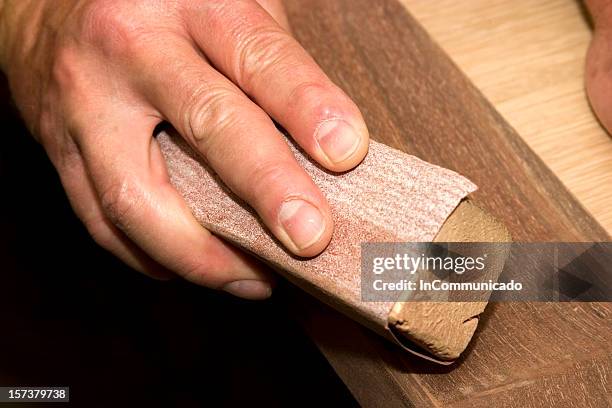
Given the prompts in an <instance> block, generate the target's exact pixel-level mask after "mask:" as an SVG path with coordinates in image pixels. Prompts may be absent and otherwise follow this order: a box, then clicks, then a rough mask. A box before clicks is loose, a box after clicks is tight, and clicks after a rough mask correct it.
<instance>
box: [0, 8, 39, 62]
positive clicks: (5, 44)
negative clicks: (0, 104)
mask: <svg viewBox="0 0 612 408" xmlns="http://www.w3.org/2000/svg"><path fill="white" fill-rule="evenodd" d="M34 1H37V0H34ZM32 4H33V3H32V1H30V0H0V70H2V71H4V72H5V73H6V72H7V69H8V68H9V64H10V62H11V60H12V58H13V53H14V51H15V49H14V42H15V37H16V34H17V29H18V28H19V27H20V26H23V27H35V26H37V24H36V22H35V21H33V20H34V18H32V17H28V15H29V14H36V13H34V10H31V8H32V7H31V6H32ZM24 19H27V21H24Z"/></svg>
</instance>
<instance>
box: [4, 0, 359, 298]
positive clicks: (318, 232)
mask: <svg viewBox="0 0 612 408" xmlns="http://www.w3.org/2000/svg"><path fill="white" fill-rule="evenodd" d="M286 28H287V20H286V17H285V15H284V13H283V10H282V5H281V4H280V2H278V1H275V0H259V1H257V2H256V1H254V0H236V1H231V2H229V1H213V0H201V1H195V0H174V1H170V0H167V1H166V0H129V1H128V0H65V1H61V2H60V1H57V0H0V44H1V45H0V63H1V65H2V68H3V70H4V72H5V73H6V75H7V77H8V80H9V84H10V87H11V90H12V93H13V97H14V99H15V101H16V103H17V106H18V107H19V109H20V111H21V113H22V115H23V117H24V120H25V122H26V124H27V125H28V126H29V128H30V130H31V132H32V134H34V135H35V137H36V138H37V140H39V141H40V142H41V144H42V145H43V147H44V148H45V150H46V152H47V154H48V155H49V157H50V159H51V161H52V162H53V164H54V166H55V168H56V169H57V171H58V173H59V175H60V178H61V182H62V184H63V186H64V188H65V190H66V193H67V195H68V198H69V200H70V202H71V204H72V207H73V208H74V211H75V212H76V214H77V215H78V217H79V218H80V219H81V220H82V221H83V223H84V224H85V226H86V227H87V229H88V231H89V233H90V234H91V235H92V237H93V238H94V239H95V240H96V242H98V243H99V244H100V245H101V246H103V247H104V248H106V249H108V250H109V251H111V252H112V253H113V254H115V255H116V256H118V257H119V258H121V259H122V260H123V261H125V262H126V263H127V264H129V265H130V266H132V267H133V268H135V269H137V270H139V271H141V272H144V273H146V274H149V275H151V276H155V277H164V276H168V274H169V271H172V272H175V273H177V274H179V275H181V276H183V277H185V278H186V279H189V280H191V281H193V282H196V283H198V284H201V285H205V286H208V287H212V288H218V289H224V290H226V291H228V292H230V293H233V294H235V295H237V296H242V297H246V298H265V297H267V296H269V294H270V282H271V279H272V278H271V276H269V274H268V272H266V271H265V269H264V268H263V267H262V266H261V265H259V263H257V262H255V261H254V260H253V259H251V258H250V257H248V256H247V255H245V254H243V253H242V252H240V251H238V250H237V249H235V248H234V247H232V246H231V245H229V244H227V243H225V242H224V241H223V240H221V239H219V238H218V237H215V236H214V235H212V234H211V233H209V232H208V231H206V230H205V229H203V228H202V227H201V226H200V225H199V224H198V223H197V221H196V220H195V218H194V217H193V215H192V214H191V212H190V211H189V209H188V207H187V206H186V204H185V203H184V201H183V200H182V198H181V197H180V195H179V194H178V193H177V192H176V191H175V190H174V188H173V187H172V185H171V184H170V181H169V178H168V174H167V172H166V168H165V164H164V161H163V158H162V156H161V153H160V150H159V147H158V145H157V143H156V141H155V139H154V138H153V133H154V129H155V128H156V126H157V125H158V124H159V123H161V122H163V121H167V122H169V123H170V124H172V125H173V126H174V127H175V128H176V129H177V131H178V132H179V133H180V134H181V135H182V137H183V138H184V139H185V140H186V141H187V142H188V143H189V144H190V145H191V146H193V147H194V148H195V149H196V150H197V151H198V152H200V153H201V154H202V155H203V157H204V158H205V159H206V160H207V161H208V163H210V165H211V166H212V167H213V168H214V169H215V171H216V172H217V173H218V174H219V176H220V177H221V179H222V180H223V181H224V183H225V184H226V185H227V186H228V187H229V188H231V190H232V191H233V192H234V193H236V194H237V195H238V196H240V197H241V198H242V199H244V200H245V201H246V202H247V203H249V204H250V205H251V206H252V207H253V208H254V209H255V210H256V211H257V213H258V214H259V216H260V217H261V219H262V220H263V222H264V223H265V224H266V226H267V227H268V228H269V229H270V231H271V232H272V233H273V234H274V235H275V236H276V237H277V238H278V239H279V240H280V241H281V242H282V243H283V244H284V245H285V246H286V247H287V248H288V249H289V250H290V251H291V252H293V253H294V254H296V255H299V256H314V255H316V254H318V253H319V252H320V251H322V250H323V249H324V248H325V246H326V245H327V243H328V242H329V240H330V238H331V234H332V230H333V225H332V224H333V223H332V218H331V215H330V209H329V206H328V204H327V202H326V200H325V198H324V197H323V195H322V194H321V192H320V191H319V190H318V188H317V187H316V186H315V185H314V183H313V182H312V180H311V179H310V178H309V177H308V176H307V175H306V173H305V172H304V171H303V170H302V169H301V167H300V166H299V165H298V164H297V163H296V161H295V159H294V157H293V156H292V154H291V152H290V150H289V148H288V146H287V144H286V142H285V141H284V140H283V137H282V136H281V135H280V133H279V132H278V131H277V129H276V128H275V126H274V123H273V122H272V120H271V119H270V117H272V118H273V119H275V120H276V121H277V122H278V123H280V124H281V125H282V126H283V127H284V128H285V129H287V131H288V132H289V133H290V134H291V136H292V137H293V139H294V140H295V141H296V142H297V143H298V144H299V145H300V146H301V147H302V148H303V149H304V150H305V151H306V152H307V153H308V154H309V155H310V156H311V157H312V158H314V159H315V160H316V161H317V162H319V163H320V164H321V165H322V166H324V167H326V168H328V169H329V170H333V171H345V170H348V169H350V168H352V167H354V166H356V165H357V164H358V163H359V162H360V161H361V160H362V159H363V157H364V156H365V154H366V152H367V146H368V132H367V129H366V126H365V124H364V122H363V119H362V116H361V114H360V112H359V110H358V108H357V107H356V106H355V104H354V103H353V102H352V101H351V100H350V99H349V98H348V97H347V96H346V95H345V94H344V93H343V92H342V91H341V90H340V89H339V88H338V87H336V86H335V85H334V84H332V82H331V81H330V80H329V79H328V78H327V77H326V75H325V74H324V73H323V72H322V71H321V70H320V68H319V67H318V66H317V65H316V63H315V62H314V61H313V60H312V58H311V57H310V56H309V55H308V54H307V53H306V52H305V51H304V50H303V49H302V48H301V47H300V45H299V44H298V43H297V42H296V41H295V40H294V39H293V38H292V37H291V35H290V34H289V33H288V31H287V30H286Z"/></svg>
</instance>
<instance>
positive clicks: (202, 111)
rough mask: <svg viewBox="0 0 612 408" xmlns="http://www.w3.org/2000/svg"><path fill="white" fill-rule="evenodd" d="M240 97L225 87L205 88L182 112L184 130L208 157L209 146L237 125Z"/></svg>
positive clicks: (194, 96) (189, 101)
mask: <svg viewBox="0 0 612 408" xmlns="http://www.w3.org/2000/svg"><path fill="white" fill-rule="evenodd" d="M237 100H238V95H236V92H235V91H232V90H230V89H228V88H227V87H224V86H215V87H209V86H202V87H200V88H198V89H197V90H196V91H194V92H193V93H192V94H191V96H190V97H189V98H187V100H186V101H185V103H184V106H183V109H182V115H181V117H182V118H183V126H182V127H183V130H184V132H185V135H186V137H187V138H188V139H190V140H191V141H192V142H193V143H195V145H196V146H198V148H199V149H200V150H201V151H202V153H203V154H206V152H207V151H209V149H210V143H211V142H213V140H214V139H216V138H217V137H218V136H219V135H222V134H223V133H224V130H225V129H227V128H229V127H230V126H231V125H232V123H234V121H235V118H236V106H238V101H237Z"/></svg>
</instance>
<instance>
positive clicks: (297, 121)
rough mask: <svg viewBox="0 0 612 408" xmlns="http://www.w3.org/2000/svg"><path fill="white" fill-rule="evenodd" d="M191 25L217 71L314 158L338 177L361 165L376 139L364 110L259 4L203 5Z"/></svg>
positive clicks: (199, 43) (194, 14)
mask: <svg viewBox="0 0 612 408" xmlns="http://www.w3.org/2000/svg"><path fill="white" fill-rule="evenodd" d="M185 19H186V20H187V22H188V28H189V30H190V34H191V35H192V36H193V38H194V41H195V42H196V43H197V45H198V46H199V47H200V48H201V49H202V51H203V52H204V54H205V55H206V57H207V58H208V59H209V60H210V61H211V62H212V63H213V64H214V66H215V67H217V68H218V69H219V70H220V71H221V72H222V73H223V74H224V75H225V76H227V77H228V78H230V79H231V80H232V81H233V82H234V83H235V84H236V85H238V86H239V87H240V88H241V89H242V90H243V91H244V92H245V93H246V94H247V95H249V97H251V98H252V99H253V100H254V101H255V102H256V103H257V104H258V105H259V106H261V108H262V109H263V110H265V111H266V112H267V113H268V114H269V115H270V116H271V117H273V118H274V119H275V120H276V121H277V122H278V123H280V124H281V125H282V126H283V127H284V128H285V129H287V131H288V132H289V133H290V135H291V136H292V137H293V138H294V139H295V140H296V142H297V143H298V144H299V145H300V146H301V147H302V148H303V149H304V150H305V151H306V152H307V153H308V154H309V155H310V156H311V157H313V158H314V159H315V160H317V161H318V162H319V163H320V164H321V165H323V166H325V167H326V168H328V169H329V170H332V171H346V170H349V169H351V168H353V167H354V166H356V165H357V164H359V162H360V161H361V160H362V159H363V157H364V156H365V154H366V153H367V149H368V141H369V134H368V130H367V127H366V125H365V122H364V120H363V117H362V115H361V112H360V111H359V108H358V107H357V106H356V104H355V103H354V102H353V101H352V100H351V99H350V98H349V97H348V96H347V95H346V94H345V93H344V92H343V91H342V90H341V89H340V88H339V87H337V86H336V85H334V84H333V83H332V81H331V80H330V79H329V78H328V77H327V75H325V73H324V72H323V71H322V70H321V68H320V67H319V66H318V65H317V64H316V62H315V61H314V60H313V59H312V57H310V55H309V54H308V53H307V52H306V51H305V50H304V49H303V48H302V47H301V46H300V44H299V43H298V42H297V41H296V40H295V39H294V38H293V37H292V36H291V35H290V34H289V33H288V32H287V31H286V30H284V29H283V28H282V27H281V26H280V25H279V24H278V23H277V22H276V21H275V20H274V19H273V18H272V17H271V16H270V15H269V14H268V13H267V12H266V11H265V10H264V9H263V8H262V7H261V6H260V5H259V4H257V3H256V2H254V1H239V2H235V3H234V2H232V3H231V4H227V5H220V6H216V7H202V8H200V9H198V12H196V13H191V14H190V15H188V16H186V17H185Z"/></svg>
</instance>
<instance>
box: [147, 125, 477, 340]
mask: <svg viewBox="0 0 612 408" xmlns="http://www.w3.org/2000/svg"><path fill="white" fill-rule="evenodd" d="M157 140H158V142H159V144H160V147H161V150H162V153H163V155H164V157H165V159H166V162H167V168H168V172H169V175H170V178H171V182H172V184H173V185H174V186H175V188H176V189H177V190H178V191H179V192H180V193H181V194H182V196H183V197H184V198H185V200H186V202H187V204H188V206H189V207H190V209H191V210H192V212H193V214H194V216H195V218H196V219H197V220H198V221H199V222H200V223H201V224H202V225H203V226H204V227H206V228H207V229H208V230H210V231H212V232H213V233H215V234H217V235H219V236H222V237H224V238H225V239H227V240H229V241H231V242H233V243H235V244H236V245H238V246H240V247H242V248H243V249H245V250H247V251H249V252H251V253H253V254H255V255H256V256H258V257H259V258H261V259H263V260H265V261H266V262H268V263H269V264H270V265H272V266H273V267H275V269H277V270H278V271H279V272H281V273H282V274H283V275H284V276H286V277H287V278H288V279H289V280H290V281H293V282H294V283H296V284H297V285H299V286H301V287H302V288H303V289H305V290H307V291H308V292H310V293H311V294H313V295H315V296H317V297H318V298H320V299H321V300H323V301H324V302H326V303H328V304H331V305H332V306H334V307H336V308H338V309H339V310H341V311H343V312H344V313H346V314H348V315H349V316H350V317H352V318H353V319H355V320H358V321H360V322H361V323H363V324H365V325H367V326H369V327H370V328H372V329H374V330H376V331H378V332H386V330H387V324H388V316H389V313H390V311H391V309H392V308H393V306H394V304H395V302H364V301H362V299H361V289H360V280H361V261H360V250H361V243H363V242H431V241H433V240H434V238H435V237H436V235H437V234H438V232H439V231H440V229H441V227H442V225H443V224H444V222H445V220H446V219H447V218H448V217H449V215H450V214H451V213H452V212H453V210H454V209H455V208H456V207H457V205H458V204H459V202H460V201H461V200H462V199H463V198H464V197H466V196H467V195H468V194H469V193H471V192H473V191H474V190H475V189H476V186H475V185H474V184H473V183H472V182H470V181H469V180H468V179H466V178H465V177H463V176H461V175H459V174H457V173H455V172H453V171H451V170H448V169H444V168H441V167H438V166H435V165H433V164H430V163H427V162H424V161H422V160H420V159H418V158H417V157H414V156H411V155H408V154H405V153H403V152H400V151H399V150H395V149H392V148H390V147H388V146H386V145H383V144H380V143H377V142H373V141H372V142H371V143H370V148H369V152H368V154H367V157H366V158H365V159H364V161H363V162H362V163H361V164H360V165H359V166H357V167H356V168H355V169H353V170H351V171H348V172H345V173H332V172H329V171H327V170H325V169H323V168H321V167H320V166H318V165H317V164H316V163H314V162H313V161H311V160H310V159H309V158H308V157H307V155H306V154H305V153H303V152H302V151H301V150H300V149H298V148H297V147H296V146H295V145H294V144H293V143H292V142H291V141H289V139H287V143H288V144H289V146H290V147H291V149H292V151H293V153H294V155H295V157H296V159H297V161H298V162H299V164H300V165H301V166H302V167H303V168H304V170H305V171H306V172H307V173H308V174H309V175H310V176H311V177H312V179H313V180H314V182H315V183H316V184H317V186H318V187H319V188H320V189H321V191H322V193H323V194H324V195H325V197H326V198H327V200H328V202H329V204H330V206H331V208H332V213H333V219H334V223H335V229H334V234H333V237H332V240H331V242H330V244H329V246H328V247H327V248H326V249H325V250H324V251H323V253H321V254H320V255H319V256H317V257H314V258H309V259H305V258H299V257H295V256H293V255H292V254H290V253H289V252H288V251H287V250H285V249H284V248H283V247H282V245H281V244H280V243H279V242H278V241H277V240H276V239H275V238H274V237H273V236H272V234H271V233H270V232H269V231H268V230H267V229H266V228H265V226H264V225H263V224H262V223H261V221H260V220H259V218H258V216H257V214H256V213H255V212H254V210H252V209H251V208H250V207H249V206H248V205H247V204H246V203H244V202H243V201H241V200H240V199H239V198H238V197H237V196H235V195H234V194H233V193H232V192H231V191H230V190H229V189H228V188H227V187H226V186H225V185H224V184H223V182H222V181H221V180H220V179H219V177H218V176H217V175H216V174H215V172H214V171H213V170H212V169H211V168H210V167H209V166H208V165H207V164H206V162H205V160H203V159H202V158H201V157H199V156H198V155H197V154H196V153H195V152H194V151H193V150H192V148H191V147H190V146H188V145H187V144H186V143H185V142H184V141H183V140H182V139H181V138H180V137H179V136H177V135H175V134H169V133H166V132H162V133H160V134H159V135H158V136H157Z"/></svg>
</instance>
